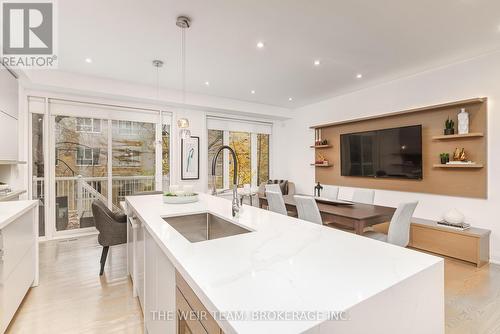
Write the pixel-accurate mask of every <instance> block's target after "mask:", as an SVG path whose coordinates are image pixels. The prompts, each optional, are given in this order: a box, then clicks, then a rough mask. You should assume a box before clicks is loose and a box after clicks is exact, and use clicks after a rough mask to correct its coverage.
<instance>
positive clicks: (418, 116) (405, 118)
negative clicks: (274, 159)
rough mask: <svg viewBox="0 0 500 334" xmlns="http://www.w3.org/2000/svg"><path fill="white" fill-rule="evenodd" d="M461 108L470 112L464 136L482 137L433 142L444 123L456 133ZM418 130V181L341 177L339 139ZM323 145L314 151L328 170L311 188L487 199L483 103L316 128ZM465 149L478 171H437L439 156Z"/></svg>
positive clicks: (467, 102)
mask: <svg viewBox="0 0 500 334" xmlns="http://www.w3.org/2000/svg"><path fill="white" fill-rule="evenodd" d="M460 108H465V109H466V111H467V112H469V118H470V125H469V132H475V133H482V134H483V136H479V137H464V138H454V139H446V140H436V139H433V137H434V136H440V135H442V134H443V129H444V122H445V120H446V119H447V118H448V117H450V118H452V119H453V120H454V121H455V133H458V120H457V114H458V112H459V111H460ZM419 124H421V125H422V154H423V156H422V159H423V160H422V163H423V179H422V180H404V179H384V178H378V179H377V178H370V177H353V176H341V175H340V173H341V172H340V169H341V168H340V135H341V134H346V133H353V132H362V131H371V130H378V129H386V128H394V127H402V126H411V125H419ZM312 128H321V132H322V139H327V140H328V143H329V144H332V147H330V148H323V149H316V154H317V153H321V154H322V155H324V156H325V157H326V158H327V159H328V160H329V161H330V163H333V167H329V168H324V167H316V168H315V169H316V182H321V183H322V184H329V185H338V186H348V187H362V188H372V189H385V190H396V191H409V192H421V193H431V194H439V195H449V196H462V197H476V198H487V194H488V189H487V185H488V182H487V175H488V171H487V138H488V136H487V99H486V98H479V99H471V100H464V101H458V102H453V103H447V104H443V105H438V106H431V107H426V108H419V109H414V110H409V111H402V112H397V113H391V114H387V115H382V116H379V117H368V118H364V119H359V120H352V121H343V122H338V123H330V124H325V125H318V126H314V127H312ZM456 147H458V148H462V147H463V148H465V152H466V153H467V156H468V158H469V160H472V161H475V162H476V163H478V164H482V165H483V167H482V168H438V167H435V166H434V165H435V164H439V163H440V158H439V154H440V153H442V152H447V153H450V157H452V156H453V152H454V150H455V148H456Z"/></svg>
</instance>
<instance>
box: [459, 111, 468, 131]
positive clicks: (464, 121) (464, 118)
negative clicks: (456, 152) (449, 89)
mask: <svg viewBox="0 0 500 334" xmlns="http://www.w3.org/2000/svg"><path fill="white" fill-rule="evenodd" d="M468 133H469V113H468V112H467V111H465V108H462V109H460V112H459V113H458V134H460V135H465V134H468Z"/></svg>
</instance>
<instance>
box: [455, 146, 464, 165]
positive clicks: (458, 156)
mask: <svg viewBox="0 0 500 334" xmlns="http://www.w3.org/2000/svg"><path fill="white" fill-rule="evenodd" d="M453 161H462V162H465V161H467V154H466V153H465V148H462V149H461V150H460V149H459V148H458V147H457V148H456V149H455V152H454V153H453Z"/></svg>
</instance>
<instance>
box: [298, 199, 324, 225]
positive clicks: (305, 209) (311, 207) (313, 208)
mask: <svg viewBox="0 0 500 334" xmlns="http://www.w3.org/2000/svg"><path fill="white" fill-rule="evenodd" d="M293 198H294V199H295V206H296V208H297V213H298V215H299V219H302V220H307V221H309V222H312V223H316V224H321V225H322V224H323V219H321V214H320V212H319V209H318V204H316V200H315V199H314V197H311V196H299V195H295V196H293Z"/></svg>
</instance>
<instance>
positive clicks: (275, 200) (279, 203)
mask: <svg viewBox="0 0 500 334" xmlns="http://www.w3.org/2000/svg"><path fill="white" fill-rule="evenodd" d="M278 187H279V186H278ZM266 198H267V206H268V209H269V210H270V211H273V212H276V213H280V214H282V215H285V216H287V215H288V213H287V211H286V206H285V201H284V200H283V194H282V193H281V191H267V190H266Z"/></svg>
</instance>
